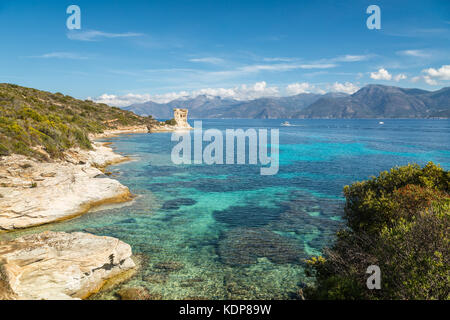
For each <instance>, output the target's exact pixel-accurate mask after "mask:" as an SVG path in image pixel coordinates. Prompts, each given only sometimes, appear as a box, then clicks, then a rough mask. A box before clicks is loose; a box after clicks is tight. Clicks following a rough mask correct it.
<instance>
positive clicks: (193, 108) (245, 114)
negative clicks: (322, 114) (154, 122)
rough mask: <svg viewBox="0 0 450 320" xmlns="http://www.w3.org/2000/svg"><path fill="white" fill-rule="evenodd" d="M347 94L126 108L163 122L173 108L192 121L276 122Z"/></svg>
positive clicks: (207, 100)
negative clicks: (267, 120)
mask: <svg viewBox="0 0 450 320" xmlns="http://www.w3.org/2000/svg"><path fill="white" fill-rule="evenodd" d="M342 96H347V95H346V94H345V93H328V94H326V95H320V94H313V93H302V94H298V95H295V96H290V97H269V98H259V99H255V100H250V101H239V100H234V99H230V98H225V99H224V98H220V97H213V96H207V95H200V96H197V97H195V98H192V99H177V100H173V101H171V102H169V103H165V104H159V103H155V102H152V101H149V102H145V103H141V104H133V105H131V106H128V107H125V108H123V109H125V110H129V111H133V112H134V113H137V114H139V115H153V117H155V118H159V119H163V118H168V117H171V116H172V113H173V112H172V109H173V108H179V107H183V108H187V109H189V117H190V118H197V119H200V118H252V119H276V118H291V117H292V115H293V114H294V113H296V112H298V111H300V110H302V109H304V108H306V107H307V106H309V105H311V104H312V103H313V102H315V101H317V100H318V99H320V98H322V97H342Z"/></svg>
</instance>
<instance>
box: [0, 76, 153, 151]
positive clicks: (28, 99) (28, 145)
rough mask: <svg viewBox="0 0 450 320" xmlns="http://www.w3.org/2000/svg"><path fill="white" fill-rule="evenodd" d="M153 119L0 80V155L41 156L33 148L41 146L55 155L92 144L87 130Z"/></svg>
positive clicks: (145, 123)
mask: <svg viewBox="0 0 450 320" xmlns="http://www.w3.org/2000/svg"><path fill="white" fill-rule="evenodd" d="M154 122H155V120H153V119H152V118H151V117H140V116H137V115H135V114H134V113H132V112H130V111H125V110H122V109H119V108H116V107H110V106H108V105H106V104H98V103H94V102H92V101H88V100H85V101H82V100H78V99H75V98H72V97H70V96H66V95H63V94H61V93H54V94H53V93H50V92H45V91H40V90H36V89H31V88H25V87H20V86H17V85H13V84H5V83H2V84H0V156H4V155H9V154H12V153H17V154H23V155H27V156H32V157H35V158H41V159H43V158H46V157H45V156H44V154H43V153H40V152H38V151H37V150H36V148H34V147H37V146H42V147H43V148H44V149H45V151H46V152H47V153H48V154H49V155H50V157H52V158H55V157H59V156H60V155H61V154H62V152H63V151H64V150H67V149H68V148H71V147H80V148H83V149H90V148H92V146H91V142H90V140H89V138H88V135H89V133H101V132H103V131H104V130H106V129H114V128H117V127H119V126H133V125H151V124H152V123H154Z"/></svg>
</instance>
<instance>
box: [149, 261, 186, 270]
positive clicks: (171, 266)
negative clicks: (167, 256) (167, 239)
mask: <svg viewBox="0 0 450 320" xmlns="http://www.w3.org/2000/svg"><path fill="white" fill-rule="evenodd" d="M154 267H155V268H156V269H160V270H162V271H167V272H172V271H178V270H181V269H183V268H184V264H182V263H181V262H176V261H166V262H158V263H156V264H155V265H154Z"/></svg>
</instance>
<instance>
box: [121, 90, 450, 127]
mask: <svg viewBox="0 0 450 320" xmlns="http://www.w3.org/2000/svg"><path fill="white" fill-rule="evenodd" d="M173 108H187V109H189V117H190V118H194V119H195V118H196V119H201V118H204V119H205V118H249V119H278V118H281V119H289V118H426V117H444V118H448V117H449V115H450V87H448V88H442V89H441V90H438V91H426V90H421V89H405V88H399V87H392V86H383V85H368V86H366V87H364V88H362V89H360V90H359V91H357V92H355V93H354V94H352V95H348V94H345V93H327V94H323V95H321V94H313V93H302V94H298V95H295V96H289V97H268V98H259V99H255V100H249V101H239V100H234V99H230V98H225V99H224V98H220V97H214V96H208V95H200V96H197V97H195V98H190V99H177V100H173V101H171V102H169V103H164V104H160V103H155V102H151V101H149V102H146V103H141V104H133V105H131V106H128V107H125V108H124V109H125V110H129V111H133V112H134V113H137V114H139V115H153V116H154V117H155V118H159V119H165V118H171V117H172V114H173V111H172V109H173Z"/></svg>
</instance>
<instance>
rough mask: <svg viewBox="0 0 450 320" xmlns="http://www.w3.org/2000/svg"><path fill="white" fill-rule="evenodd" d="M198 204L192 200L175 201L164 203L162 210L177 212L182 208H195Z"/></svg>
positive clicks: (180, 199)
mask: <svg viewBox="0 0 450 320" xmlns="http://www.w3.org/2000/svg"><path fill="white" fill-rule="evenodd" d="M196 203H197V201H195V200H194V199H191V198H179V199H173V200H168V201H166V202H164V204H163V206H162V209H163V210H177V209H179V208H180V207H181V206H193V205H194V204H196Z"/></svg>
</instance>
